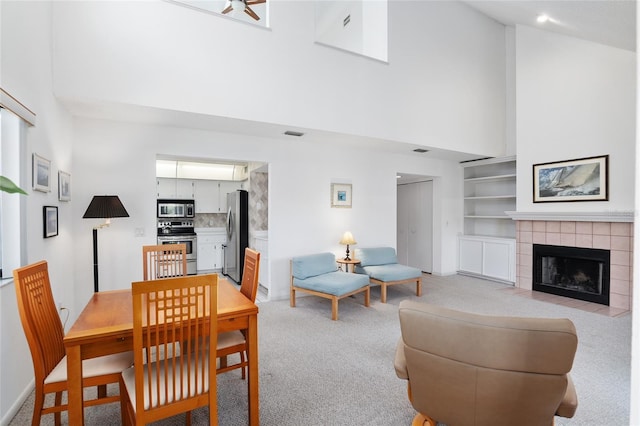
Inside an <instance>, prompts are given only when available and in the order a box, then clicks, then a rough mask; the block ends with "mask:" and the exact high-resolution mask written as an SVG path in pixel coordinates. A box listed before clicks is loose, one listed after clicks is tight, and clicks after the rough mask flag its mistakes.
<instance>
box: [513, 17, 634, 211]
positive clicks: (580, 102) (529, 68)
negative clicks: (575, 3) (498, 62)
mask: <svg viewBox="0 0 640 426" xmlns="http://www.w3.org/2000/svg"><path fill="white" fill-rule="evenodd" d="M516 51H517V55H516V58H517V59H516V75H517V78H516V98H517V107H516V111H517V120H516V121H517V124H516V132H517V141H518V144H517V145H518V146H517V155H518V166H517V167H518V183H517V185H518V191H517V197H518V198H517V209H518V211H522V212H535V211H539V212H545V211H546V212H556V211H567V212H576V211H580V212H611V213H615V212H622V211H625V212H629V211H633V209H634V197H633V195H632V194H633V193H634V180H633V176H634V170H635V164H634V160H635V159H634V150H635V119H636V115H635V111H636V81H635V76H636V68H635V64H636V54H635V53H634V52H630V51H627V50H622V49H616V48H613V47H608V46H604V45H600V44H595V43H591V42H588V41H584V40H579V39H575V38H572V37H567V36H561V35H555V34H551V33H547V32H544V31H540V30H537V29H533V28H529V27H522V26H519V27H517V28H516ZM606 154H608V155H609V201H598V202H582V203H536V204H534V203H533V200H532V189H531V188H532V165H533V164H537V163H546V162H552V161H563V160H571V159H575V158H583V157H592V156H599V155H606Z"/></svg>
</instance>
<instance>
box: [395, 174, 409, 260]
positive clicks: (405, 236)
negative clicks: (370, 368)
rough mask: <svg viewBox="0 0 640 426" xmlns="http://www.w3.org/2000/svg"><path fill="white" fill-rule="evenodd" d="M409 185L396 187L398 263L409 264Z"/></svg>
mask: <svg viewBox="0 0 640 426" xmlns="http://www.w3.org/2000/svg"><path fill="white" fill-rule="evenodd" d="M410 190H411V187H410V185H398V211H397V214H398V218H397V221H398V225H397V231H396V236H397V237H396V238H397V244H396V246H397V249H396V250H397V253H398V263H400V264H402V265H408V264H409V263H408V262H409V200H410V192H411V191H410Z"/></svg>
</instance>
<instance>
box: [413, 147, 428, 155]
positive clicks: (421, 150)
mask: <svg viewBox="0 0 640 426" xmlns="http://www.w3.org/2000/svg"><path fill="white" fill-rule="evenodd" d="M413 152H419V153H420V154H423V153H425V152H429V150H428V149H424V148H416V149H414V150H413Z"/></svg>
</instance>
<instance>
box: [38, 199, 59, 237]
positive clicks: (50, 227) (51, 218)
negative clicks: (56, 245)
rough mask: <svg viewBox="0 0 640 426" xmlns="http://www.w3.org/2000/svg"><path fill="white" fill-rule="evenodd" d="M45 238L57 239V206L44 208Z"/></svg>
mask: <svg viewBox="0 0 640 426" xmlns="http://www.w3.org/2000/svg"><path fill="white" fill-rule="evenodd" d="M42 224H43V230H44V232H43V237H44V238H49V237H55V236H56V235H58V208H57V207H55V206H44V207H42Z"/></svg>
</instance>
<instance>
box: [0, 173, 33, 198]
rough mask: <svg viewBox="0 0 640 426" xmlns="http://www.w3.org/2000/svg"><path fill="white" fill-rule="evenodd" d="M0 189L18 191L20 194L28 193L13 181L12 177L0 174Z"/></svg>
mask: <svg viewBox="0 0 640 426" xmlns="http://www.w3.org/2000/svg"><path fill="white" fill-rule="evenodd" d="M0 191H4V192H8V193H9V194H15V193H16V192H17V193H19V194H24V195H27V193H26V192H24V190H22V189H21V188H20V187H19V186H18V185H16V184H15V183H13V181H12V180H11V179H9V178H6V177H4V176H0Z"/></svg>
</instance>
